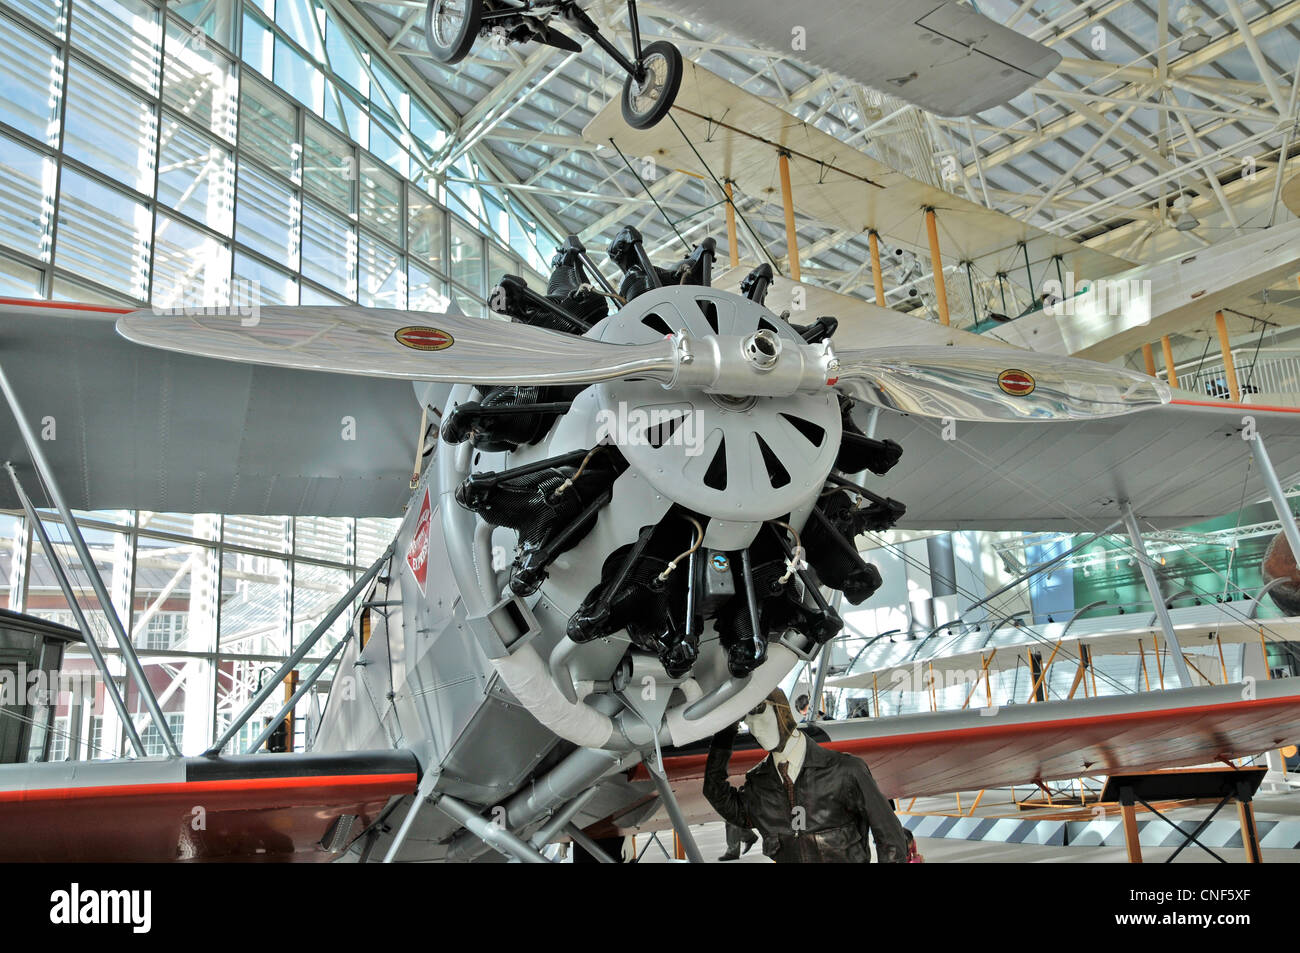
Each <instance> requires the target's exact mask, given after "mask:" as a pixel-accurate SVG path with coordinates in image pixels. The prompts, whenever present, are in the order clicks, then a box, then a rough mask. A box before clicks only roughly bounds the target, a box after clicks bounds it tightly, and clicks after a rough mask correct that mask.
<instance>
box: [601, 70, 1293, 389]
mask: <svg viewBox="0 0 1300 953" xmlns="http://www.w3.org/2000/svg"><path fill="white" fill-rule="evenodd" d="M962 88H965V87H962ZM670 114H671V117H672V121H673V122H674V123H675V128H673V129H672V130H671V131H670V132H668V133H665V132H664V131H663V130H658V131H656V132H653V133H650V132H645V131H641V130H638V129H635V128H632V129H629V128H627V125H625V124H624V123H623V122H622V120H621V118H620V116H619V114H618V111H617V110H616V109H614V108H613V107H612V106H609V105H607V106H606V107H605V108H604V109H602V110H601V111H600V112H599V113H597V114H596V116H595V117H593V119H592V120H591V122H590V123H588V124H587V127H586V128H585V129H584V130H583V135H584V137H585V138H586V139H587V140H588V141H590V142H593V143H596V144H606V143H610V142H612V143H613V144H614V145H615V146H616V147H617V148H618V150H619V152H620V153H621V154H623V155H627V156H633V157H636V161H637V162H639V163H640V166H639V167H640V168H644V167H646V165H647V164H648V163H652V164H653V166H654V168H655V170H656V172H655V174H657V175H661V176H667V175H669V174H670V173H673V172H680V173H684V174H686V175H689V176H694V177H697V178H699V179H701V180H703V181H705V182H712V183H714V185H715V186H716V191H717V198H718V199H719V200H724V201H725V203H726V204H725V210H726V213H727V216H728V249H727V250H728V252H729V253H730V258H731V263H732V266H733V267H732V268H731V270H730V271H729V273H728V274H727V275H721V276H719V281H720V283H721V284H722V285H723V286H725V287H728V288H731V287H734V286H735V284H736V283H737V282H739V281H740V280H741V279H742V278H743V276H744V275H745V274H746V273H747V272H748V265H752V263H753V262H755V261H763V260H773V261H774V263H778V264H782V266H783V268H784V271H785V272H786V273H787V274H788V276H789V277H790V278H791V279H793V282H794V284H795V285H799V284H801V282H802V263H801V261H800V246H799V238H798V234H797V231H796V230H795V225H796V221H797V218H796V216H797V215H802V216H807V217H808V218H809V219H810V220H812V221H814V222H816V223H817V224H818V225H821V226H826V227H830V228H833V229H837V230H841V231H843V232H845V233H848V234H850V235H862V234H866V235H867V236H868V238H869V243H870V247H871V259H870V260H869V261H867V262H863V264H862V268H861V271H862V273H863V274H864V275H865V276H867V277H869V278H870V279H872V281H873V284H874V297H873V298H872V301H873V302H874V305H875V307H873V306H872V303H871V302H864V301H862V300H861V299H852V298H849V297H848V296H840V304H839V305H838V306H837V307H836V309H835V310H834V311H833V312H832V313H834V314H836V315H837V316H838V317H839V318H840V320H841V321H842V322H843V323H845V324H846V325H848V324H857V323H858V322H860V321H865V322H875V321H876V320H877V319H878V316H879V314H880V313H881V312H880V309H882V308H884V307H886V306H887V304H888V302H887V297H886V292H885V275H886V273H887V272H892V273H893V274H894V276H895V278H896V279H899V280H901V282H902V284H901V287H902V288H905V289H906V296H905V297H904V298H903V299H902V300H899V301H897V304H898V305H900V306H902V307H904V308H908V309H913V310H917V311H918V312H920V311H921V310H922V308H921V306H922V305H923V304H924V305H925V306H927V307H928V308H931V309H932V310H933V312H934V315H935V317H937V318H938V320H939V322H940V323H942V324H945V325H946V324H949V323H951V321H952V320H954V318H953V316H952V314H950V312H954V313H955V312H956V311H957V310H958V308H959V306H960V307H961V308H963V309H965V310H966V311H967V312H968V313H969V315H970V322H971V326H972V327H979V329H980V330H981V331H982V332H983V333H982V336H983V337H984V338H985V344H986V345H987V344H989V343H991V342H992V341H993V340H1002V341H1005V342H1007V343H1010V344H1014V345H1016V346H1017V347H1023V348H1028V349H1030V350H1034V351H1042V352H1046V353H1052V354H1069V355H1072V356H1076V357H1084V358H1088V359H1090V360H1096V361H1110V360H1113V359H1114V358H1117V357H1121V356H1124V355H1126V354H1128V353H1129V352H1131V351H1134V350H1135V349H1137V348H1139V347H1141V346H1143V345H1144V344H1149V343H1150V342H1152V341H1155V340H1158V339H1159V338H1160V337H1161V336H1162V335H1167V334H1172V333H1176V332H1179V331H1183V330H1185V329H1186V328H1187V327H1188V325H1189V324H1190V323H1192V322H1195V321H1200V322H1205V321H1207V320H1208V319H1209V318H1211V317H1212V316H1213V315H1214V314H1215V312H1216V311H1220V310H1222V309H1225V308H1231V307H1235V306H1239V305H1240V304H1241V303H1242V301H1243V299H1245V298H1246V297H1247V296H1248V295H1250V294H1254V293H1256V292H1258V291H1260V290H1261V289H1264V288H1267V287H1269V286H1270V285H1272V284H1274V283H1275V282H1278V281H1281V280H1283V279H1288V278H1290V277H1291V276H1292V275H1294V274H1295V272H1296V270H1297V268H1300V222H1295V221H1290V222H1286V223H1283V224H1279V225H1277V226H1274V227H1270V228H1262V229H1257V230H1253V231H1250V232H1248V233H1246V234H1243V235H1240V236H1237V237H1234V238H1231V239H1228V240H1226V241H1222V242H1219V243H1217V244H1215V245H1214V247H1213V248H1212V249H1208V248H1207V249H1201V250H1198V251H1196V252H1193V253H1189V254H1186V255H1182V256H1179V257H1178V258H1175V259H1173V260H1170V261H1164V262H1157V263H1153V264H1140V263H1137V262H1133V261H1129V260H1127V259H1125V258H1122V257H1120V256H1117V255H1113V254H1110V253H1107V252H1104V251H1099V250H1098V249H1095V248H1092V247H1090V246H1089V245H1085V244H1082V243H1080V242H1076V241H1073V240H1071V239H1069V238H1066V237H1063V236H1061V235H1058V234H1055V233H1054V232H1049V231H1047V230H1045V229H1043V228H1039V227H1037V226H1035V225H1031V224H1029V223H1028V222H1024V221H1020V220H1019V219H1016V218H1013V217H1012V216H1010V215H1007V214H1005V213H1003V212H999V211H996V210H994V209H991V208H988V207H985V206H984V205H981V204H979V203H977V202H976V201H973V200H972V198H968V197H965V196H963V195H958V194H954V192H953V191H950V190H949V188H953V187H955V186H954V180H950V181H949V182H948V183H947V185H948V186H949V188H943V187H940V186H938V185H932V184H930V183H928V182H922V181H919V180H918V179H916V178H913V177H910V176H908V175H905V174H903V173H902V172H899V171H898V170H897V169H894V168H891V167H890V166H889V165H887V164H886V163H885V162H883V161H881V160H880V159H878V158H876V157H875V156H872V155H868V154H867V153H866V152H863V151H862V150H860V149H858V148H855V147H854V146H852V145H850V144H849V143H846V142H844V141H843V140H840V139H837V138H836V137H834V136H832V135H830V134H829V133H827V132H825V131H823V130H822V129H820V128H818V127H817V126H816V125H814V124H813V123H810V122H806V121H804V120H802V119H800V118H799V117H797V116H794V115H791V114H790V113H789V112H786V111H785V110H784V109H782V108H781V107H780V106H779V105H776V104H774V103H772V102H771V101H769V100H766V99H763V98H762V97H760V96H757V95H755V94H754V93H752V92H749V91H748V90H744V89H741V88H740V87H739V86H737V85H736V84H734V83H731V82H729V81H727V80H726V79H723V78H722V77H720V76H718V75H717V74H715V73H712V72H710V71H709V70H707V69H705V68H704V67H702V66H700V65H698V64H696V63H688V64H687V65H686V68H685V72H684V75H683V78H682V82H681V85H680V89H679V92H678V95H677V97H676V100H675V102H674V105H673V107H672V109H671V110H670ZM1279 122H1281V120H1279ZM951 171H952V173H953V175H956V166H955V165H954V166H953V167H952V169H951ZM1293 184H1294V183H1293ZM1292 192H1295V193H1296V194H1298V195H1300V188H1293V189H1292ZM1287 194H1290V193H1287V192H1285V191H1284V193H1283V197H1284V198H1285V197H1286V195H1287ZM746 199H748V200H751V201H759V202H762V203H772V204H774V205H775V204H778V203H779V204H781V205H782V206H783V208H784V212H785V221H786V242H785V246H786V247H785V251H784V256H783V258H784V261H783V262H776V261H775V260H774V259H772V258H771V252H770V251H768V250H767V249H765V248H763V247H762V243H761V241H759V240H758V238H757V236H756V235H755V234H754V233H753V232H752V231H750V230H749V229H748V227H747V225H748V223H747V222H745V220H744V215H743V214H741V215H739V216H738V215H737V212H736V204H738V203H740V202H742V201H744V200H746ZM738 219H739V220H738ZM825 241H829V239H828V240H825ZM803 251H804V254H805V255H806V254H807V249H806V248H805V249H804V250H803ZM742 259H743V260H745V261H747V262H748V265H747V266H746V267H739V268H738V267H737V266H738V265H739V263H740V262H741V261H742ZM922 261H927V262H928V263H929V267H928V268H923V267H922V265H921V262H922ZM950 284H951V286H950ZM813 288H814V285H812V284H805V285H803V292H802V293H803V294H812V293H814V292H813V290H812V289H813ZM1049 292H1050V296H1051V299H1053V300H1051V301H1050V302H1044V300H1043V298H1044V295H1045V294H1047V293H1049ZM816 293H819V294H823V295H824V294H826V293H827V292H826V291H825V289H819V291H818V292H816ZM968 295H969V297H968ZM780 300H781V302H782V304H783V305H786V306H788V303H789V301H790V299H789V297H788V296H785V295H784V293H783V294H782V296H780ZM990 301H991V302H992V304H990ZM1022 309H1023V313H1022ZM977 322H978V323H977ZM1148 372H1149V373H1154V368H1153V367H1152V366H1151V365H1148Z"/></svg>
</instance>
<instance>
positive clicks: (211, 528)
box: [138, 510, 221, 541]
mask: <svg viewBox="0 0 1300 953" xmlns="http://www.w3.org/2000/svg"><path fill="white" fill-rule="evenodd" d="M138 518H139V523H138V525H139V527H140V529H141V530H150V531H152V532H155V533H170V534H171V535H173V536H189V537H192V538H194V539H207V540H213V541H215V540H218V539H220V538H221V517H220V516H218V515H216V514H214V513H154V512H151V511H150V510H141V511H140V512H139V514H138Z"/></svg>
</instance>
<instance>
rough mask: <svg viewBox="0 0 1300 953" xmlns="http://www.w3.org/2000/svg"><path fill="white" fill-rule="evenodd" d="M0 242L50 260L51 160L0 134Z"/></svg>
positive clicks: (52, 205)
mask: <svg viewBox="0 0 1300 953" xmlns="http://www.w3.org/2000/svg"><path fill="white" fill-rule="evenodd" d="M0 166H3V167H4V169H5V174H4V175H0V244H4V245H7V246H9V247H10V248H13V249H14V250H16V251H20V252H22V253H23V254H24V255H27V256H29V257H31V258H39V259H40V260H41V261H49V260H50V228H51V225H52V223H53V221H54V179H55V176H56V174H57V171H58V170H57V167H56V166H55V163H54V160H53V159H52V158H50V157H49V156H46V155H44V154H42V153H40V152H37V151H36V150H35V149H29V148H27V146H24V145H21V144H20V143H18V142H16V141H15V140H13V139H10V138H9V137H7V136H0Z"/></svg>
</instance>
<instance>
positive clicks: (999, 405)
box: [117, 306, 1170, 421]
mask: <svg viewBox="0 0 1300 953" xmlns="http://www.w3.org/2000/svg"><path fill="white" fill-rule="evenodd" d="M117 328H118V332H119V333H120V334H122V335H123V336H124V337H126V338H128V339H129V340H131V341H135V342H136V343H139V344H144V345H148V346H151V347H158V348H162V349H164V350H169V351H180V352H182V353H186V354H194V355H200V356H204V357H213V358H220V359H224V360H231V361H240V362H243V363H253V364H269V365H273V366H277V367H293V368H300V369H303V370H315V371H329V372H333V373H339V374H359V375H365V376H371V377H384V378H396V379H401V380H412V381H452V382H459V383H465V384H474V385H486V384H521V385H548V384H554V385H564V384H593V383H598V382H601V381H611V380H617V379H623V378H640V379H648V380H655V381H658V382H660V383H662V384H663V385H664V386H665V387H667V388H669V389H682V388H697V389H702V390H706V391H709V392H712V393H721V394H727V395H731V396H734V397H747V396H755V395H766V396H782V395H789V394H794V393H797V392H800V391H803V392H816V391H819V390H823V391H824V390H825V388H826V387H827V386H834V387H836V388H837V389H838V390H840V391H841V392H842V393H845V394H847V395H849V396H851V397H854V398H856V399H858V400H861V401H863V402H866V403H870V404H874V405H877V406H880V407H884V408H887V409H889V410H897V411H901V412H903V413H909V414H920V415H924V416H928V417H951V418H954V419H957V420H971V421H986V420H991V421H998V420H1005V421H1017V420H1077V419H1082V418H1093V417H1111V416H1115V415H1118V414H1126V413H1131V412H1133V411H1137V410H1142V409H1145V408H1147V407H1155V406H1159V405H1160V404H1163V403H1167V402H1168V400H1169V397H1170V392H1169V388H1168V386H1167V385H1165V384H1164V383H1162V382H1161V381H1157V380H1155V379H1153V378H1150V377H1147V376H1146V375H1145V374H1140V373H1138V372H1136V371H1130V370H1128V369H1126V368H1121V367H1115V366H1113V365H1109V364H1098V363H1095V362H1093V361H1084V360H1079V359H1077V358H1070V357H1056V356H1052V355H1044V354H1037V353H1034V352H1029V351H1017V350H1013V349H1010V348H963V347H886V348H868V349H860V350H845V351H840V352H835V351H834V350H832V349H831V348H829V347H828V346H827V345H826V344H824V343H821V344H796V343H793V342H791V341H788V340H785V339H780V338H778V336H777V335H776V334H775V333H774V332H772V331H770V330H769V331H759V332H757V333H756V334H753V335H750V336H749V337H747V338H744V339H741V338H740V337H736V336H727V335H713V336H705V337H702V338H692V337H690V336H689V335H685V336H684V335H681V334H678V335H674V336H673V337H672V338H671V339H665V340H662V341H658V342H655V343H650V344H615V343H610V342H606V341H598V340H594V339H593V338H590V337H577V336H574V335H570V334H562V333H560V332H557V331H547V330H544V329H541V328H535V327H531V326H529V325H525V324H507V323H505V322H499V321H493V320H485V319H482V318H470V317H465V316H463V315H449V314H433V313H425V312H410V311H395V310H389V309H381V308H363V307H359V306H343V307H289V306H272V307H264V308H258V309H252V310H251V311H250V312H248V313H245V314H240V313H238V312H234V311H230V312H227V313H224V314H218V313H214V312H211V311H208V312H204V311H197V312H195V311H190V312H186V311H136V312H133V313H132V314H128V315H124V316H123V317H121V318H120V319H118V322H117Z"/></svg>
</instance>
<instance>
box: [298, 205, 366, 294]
mask: <svg viewBox="0 0 1300 953" xmlns="http://www.w3.org/2000/svg"><path fill="white" fill-rule="evenodd" d="M302 219H303V221H302V276H303V277H304V278H310V279H311V280H312V281H315V282H316V283H317V284H320V285H324V286H325V287H326V288H329V289H330V290H331V291H334V292H337V293H338V294H340V295H343V296H345V297H347V298H354V297H356V293H357V292H356V273H357V267H356V261H357V233H356V229H355V228H353V226H352V223H351V222H349V221H348V220H347V219H346V218H344V217H343V216H342V215H338V214H337V213H335V212H331V211H330V210H329V209H327V208H326V207H325V206H324V205H321V204H319V203H317V202H313V201H311V200H310V199H307V200H304V202H303V216H302Z"/></svg>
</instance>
